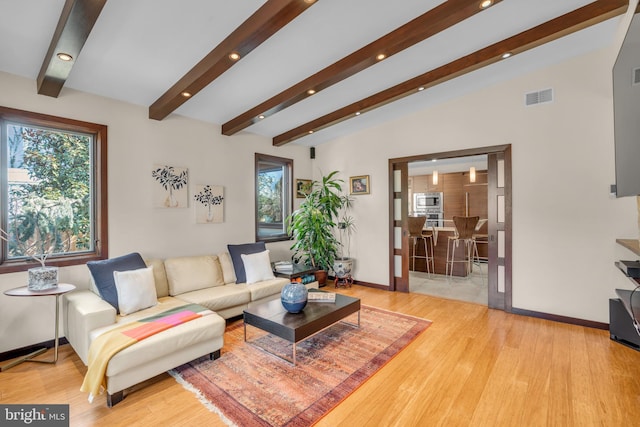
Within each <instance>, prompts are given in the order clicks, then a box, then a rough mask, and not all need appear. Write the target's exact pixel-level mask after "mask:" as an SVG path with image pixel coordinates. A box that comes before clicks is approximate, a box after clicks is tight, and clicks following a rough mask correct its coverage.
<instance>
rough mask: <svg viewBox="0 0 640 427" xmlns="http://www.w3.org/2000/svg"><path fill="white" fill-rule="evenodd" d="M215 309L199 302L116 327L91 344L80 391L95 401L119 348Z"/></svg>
mask: <svg viewBox="0 0 640 427" xmlns="http://www.w3.org/2000/svg"><path fill="white" fill-rule="evenodd" d="M209 313H212V311H211V310H209V309H207V308H205V307H202V306H201V305H198V304H187V305H183V306H180V307H175V308H172V309H170V310H167V311H164V312H162V313H159V314H157V315H155V316H151V317H147V318H145V319H141V320H138V321H135V322H131V323H127V324H125V325H122V326H118V327H115V328H114V329H111V330H109V331H107V332H105V333H103V334H102V335H99V336H98V337H97V338H96V339H95V340H93V342H92V343H91V346H90V347H89V367H88V369H87V373H86V375H85V376H84V381H83V383H82V386H81V387H80V391H83V392H88V393H89V402H93V397H94V396H96V395H97V394H98V393H99V392H100V391H101V389H103V388H105V389H106V376H105V374H106V372H107V366H108V365H109V361H110V360H111V358H112V357H113V356H115V355H116V354H117V353H118V352H119V351H121V350H124V349H125V348H127V347H129V346H131V345H133V344H135V343H137V342H138V341H141V340H143V339H145V338H148V337H150V336H152V335H155V334H157V333H159V332H162V331H165V330H167V329H169V328H172V327H174V326H177V325H180V324H183V323H186V322H188V321H190V320H193V319H197V318H199V317H202V316H203V315H206V314H209Z"/></svg>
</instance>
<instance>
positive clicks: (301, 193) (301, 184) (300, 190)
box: [296, 179, 311, 199]
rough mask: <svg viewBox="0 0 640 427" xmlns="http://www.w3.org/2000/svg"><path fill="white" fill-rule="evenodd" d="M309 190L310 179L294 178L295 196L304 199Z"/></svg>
mask: <svg viewBox="0 0 640 427" xmlns="http://www.w3.org/2000/svg"><path fill="white" fill-rule="evenodd" d="M310 192H311V180H310V179H296V198H297V199H304V198H305V197H306V196H307V194H309V193H310Z"/></svg>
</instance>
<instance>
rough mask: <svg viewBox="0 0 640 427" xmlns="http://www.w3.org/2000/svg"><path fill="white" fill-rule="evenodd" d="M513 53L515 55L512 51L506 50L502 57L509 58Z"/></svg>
mask: <svg viewBox="0 0 640 427" xmlns="http://www.w3.org/2000/svg"><path fill="white" fill-rule="evenodd" d="M511 55H513V54H512V53H511V52H505V53H503V54H502V59H507V58H508V57H510V56H511Z"/></svg>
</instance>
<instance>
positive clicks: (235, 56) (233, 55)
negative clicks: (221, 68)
mask: <svg viewBox="0 0 640 427" xmlns="http://www.w3.org/2000/svg"><path fill="white" fill-rule="evenodd" d="M229 59H231V60H232V61H237V60H238V59H240V54H239V53H238V52H231V53H230V54H229Z"/></svg>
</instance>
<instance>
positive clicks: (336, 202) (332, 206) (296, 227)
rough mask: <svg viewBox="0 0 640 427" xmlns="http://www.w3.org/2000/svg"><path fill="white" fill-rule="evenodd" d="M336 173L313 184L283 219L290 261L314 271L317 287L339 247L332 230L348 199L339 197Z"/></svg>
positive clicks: (339, 182) (340, 182) (323, 281)
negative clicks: (311, 268) (316, 270)
mask: <svg viewBox="0 0 640 427" xmlns="http://www.w3.org/2000/svg"><path fill="white" fill-rule="evenodd" d="M337 173H338V171H333V172H331V173H330V174H329V175H326V176H323V177H322V180H320V181H313V182H312V183H311V186H310V191H309V192H308V194H307V195H306V197H305V199H304V201H303V202H302V203H301V204H300V207H299V208H298V209H297V210H296V211H294V212H293V213H292V214H291V215H290V216H289V218H287V228H288V231H289V234H291V235H292V237H293V238H294V239H295V241H294V243H293V245H292V246H291V249H292V250H293V251H294V254H293V258H294V260H295V261H296V262H299V261H303V262H304V263H306V264H308V265H311V266H313V267H315V268H318V269H319V270H320V272H319V274H316V277H318V282H319V283H320V284H321V285H323V284H324V283H325V282H326V276H327V272H328V271H329V269H330V268H332V267H333V264H334V262H335V260H336V258H338V254H339V250H340V247H341V243H340V241H339V240H338V239H337V238H336V236H335V233H334V230H335V229H336V227H337V223H336V220H337V219H338V217H339V214H340V212H341V209H343V208H344V206H345V203H346V201H345V200H347V199H348V198H346V197H345V196H343V195H342V194H341V193H342V184H343V182H344V181H343V180H341V179H338V178H336V175H337ZM323 273H324V280H323V277H322V276H323Z"/></svg>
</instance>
